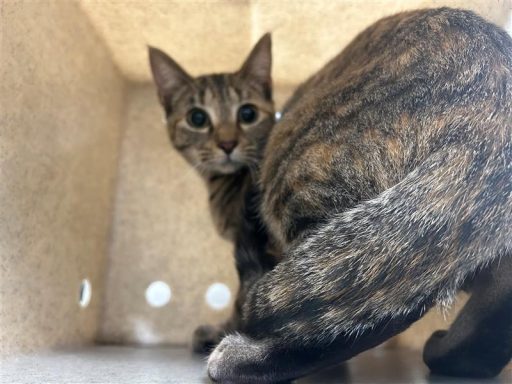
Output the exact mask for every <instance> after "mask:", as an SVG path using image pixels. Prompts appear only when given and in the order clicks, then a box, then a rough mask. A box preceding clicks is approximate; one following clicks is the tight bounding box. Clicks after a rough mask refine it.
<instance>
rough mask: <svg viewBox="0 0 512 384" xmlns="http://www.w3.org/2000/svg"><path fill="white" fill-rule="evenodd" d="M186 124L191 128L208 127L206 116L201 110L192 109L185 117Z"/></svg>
mask: <svg viewBox="0 0 512 384" xmlns="http://www.w3.org/2000/svg"><path fill="white" fill-rule="evenodd" d="M187 122H188V124H189V125H190V126H191V127H194V128H204V127H206V126H207V125H208V122H209V118H208V114H207V113H206V112H205V111H203V110H202V109H201V108H192V109H191V110H190V111H189V113H188V115H187Z"/></svg>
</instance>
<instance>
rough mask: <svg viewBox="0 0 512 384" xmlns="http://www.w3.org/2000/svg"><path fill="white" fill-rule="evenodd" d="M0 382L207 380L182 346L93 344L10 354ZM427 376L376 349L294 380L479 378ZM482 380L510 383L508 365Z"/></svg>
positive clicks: (415, 364) (416, 358)
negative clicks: (154, 346) (73, 347)
mask: <svg viewBox="0 0 512 384" xmlns="http://www.w3.org/2000/svg"><path fill="white" fill-rule="evenodd" d="M0 378H1V383H6V384H7V383H9V384H11V383H12V384H13V383H37V384H39V383H119V384H131V383H140V384H142V383H144V384H146V383H166V384H175V383H179V384H183V383H187V384H188V383H190V384H195V383H197V384H206V383H209V381H208V379H207V377H206V373H205V358H203V357H199V356H193V355H192V354H191V353H190V352H189V351H188V350H187V349H178V348H133V347H115V346H96V347H90V348H84V349H80V350H68V351H58V352H47V353H44V354H36V355H26V356H19V357H15V358H9V359H6V360H4V361H2V362H1V366H0ZM481 382H482V381H465V382H464V381H461V380H453V379H446V378H439V377H430V376H429V374H428V371H427V369H426V367H425V366H424V365H423V363H422V362H421V356H420V354H419V353H417V352H410V351H405V350H402V351H396V350H386V349H378V350H373V351H369V352H366V353H364V354H361V355H360V356H358V357H356V358H354V359H352V360H351V361H350V362H348V363H347V365H346V366H344V365H341V366H339V367H336V368H333V369H331V370H329V371H325V372H321V373H318V374H316V375H314V376H310V377H307V378H304V379H301V380H298V381H297V384H306V383H310V384H312V383H315V384H322V383H325V384H328V383H393V384H399V383H450V384H455V383H457V384H458V383H481ZM486 383H500V384H505V383H507V384H509V383H512V367H509V368H508V369H507V370H505V372H503V373H502V374H501V376H500V377H499V378H497V379H495V380H491V381H486Z"/></svg>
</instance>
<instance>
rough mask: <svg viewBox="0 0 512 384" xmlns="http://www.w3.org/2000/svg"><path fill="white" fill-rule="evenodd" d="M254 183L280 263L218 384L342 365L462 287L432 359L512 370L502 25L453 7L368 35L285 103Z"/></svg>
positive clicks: (220, 354) (509, 57) (229, 340)
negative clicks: (460, 301) (467, 296)
mask: <svg viewBox="0 0 512 384" xmlns="http://www.w3.org/2000/svg"><path fill="white" fill-rule="evenodd" d="M261 187H262V190H263V191H262V203H261V213H262V215H263V219H264V222H265V224H266V225H267V227H268V230H269V232H270V233H271V234H272V235H273V236H275V238H276V239H277V240H278V242H279V244H280V247H281V248H282V249H284V251H285V254H284V260H283V261H282V262H281V263H279V264H278V265H277V266H276V267H275V268H274V269H273V270H272V271H270V272H268V273H264V274H262V276H261V278H260V279H258V280H255V282H254V284H253V285H252V286H251V287H250V289H249V291H248V295H247V300H246V302H245V305H244V307H243V321H242V323H241V324H240V327H241V331H242V332H243V333H242V334H240V335H230V336H228V337H226V338H225V339H223V341H222V342H221V344H220V345H219V346H218V347H217V348H216V349H215V351H214V352H213V353H212V354H211V356H210V359H209V363H208V372H209V375H210V377H211V378H212V379H214V380H215V381H217V382H222V383H235V382H236V383H256V382H257V383H268V382H277V381H284V380H289V379H293V378H295V377H298V376H302V375H304V374H307V373H309V372H311V371H313V370H316V369H319V368H321V367H324V366H327V365H330V364H334V363H337V362H340V361H342V360H344V359H348V358H350V357H351V356H354V355H355V354H357V353H359V352H361V351H363V350H365V349H368V348H370V347H372V346H375V345H377V344H379V343H381V342H383V341H384V340H386V339H387V338H389V337H391V336H393V335H395V334H397V333H399V332H401V331H403V330H404V329H406V328H407V327H408V326H409V325H410V324H411V323H412V322H414V321H416V320H417V319H418V318H420V317H421V316H422V315H423V314H424V313H425V312H426V311H427V310H428V309H429V308H430V307H432V306H433V305H435V304H442V305H449V303H450V302H451V301H452V299H453V298H454V295H455V293H456V292H457V290H458V289H460V287H461V286H462V285H463V283H464V282H467V281H468V280H472V281H474V282H475V283H474V288H473V294H472V298H471V300H470V302H469V303H468V304H467V306H466V307H465V308H464V310H463V311H462V313H461V315H460V316H459V318H458V319H457V321H456V322H455V323H454V324H453V326H452V328H451V329H450V331H448V332H447V333H442V334H439V333H437V334H434V335H433V338H432V339H431V340H430V341H429V343H427V347H426V349H425V355H424V356H425V361H426V363H427V364H428V365H429V367H430V368H431V369H432V370H433V371H434V372H437V373H443V374H451V375H467V376H493V375H496V374H498V373H499V371H500V370H501V369H502V368H503V366H504V365H505V364H506V363H507V362H508V361H509V360H510V357H511V356H512V279H511V278H510V274H509V273H510V272H511V271H512V40H511V38H510V37H509V36H508V35H507V34H506V33H505V32H504V31H503V30H501V29H500V28H498V27H496V26H494V25H492V24H489V23H487V22H486V21H484V20H483V19H481V18H480V17H478V16H476V15H475V14H473V13H472V12H469V11H462V10H453V9H447V8H442V9H435V10H421V11H414V12H407V13H402V14H398V15H395V16H391V17H388V18H385V19H382V20H380V21H378V22H377V23H375V24H373V25H372V26H370V27H369V28H368V29H366V30H365V31H364V32H362V33H361V34H360V35H359V36H358V37H356V39H355V40H354V41H353V42H352V43H351V44H350V45H349V46H348V47H347V48H346V49H345V50H344V51H343V52H341V53H340V54H339V55H338V56H337V57H335V58H334V59H333V60H332V61H331V62H329V63H328V64H327V65H326V66H325V67H324V68H323V69H321V70H320V71H319V72H318V73H317V74H315V75H314V76H312V77H311V78H310V79H309V80H308V81H306V82H305V83H304V84H303V85H302V86H301V87H299V89H298V90H297V92H296V93H295V95H294V96H293V97H292V98H291V100H290V101H289V103H288V105H287V106H286V108H285V113H284V115H283V118H282V120H281V121H280V122H279V123H278V124H277V125H276V127H275V129H274V130H273V132H272V133H271V135H270V139H269V142H268V144H267V148H266V152H265V156H264V159H263V163H262V172H261ZM484 330H487V331H484ZM481 331H482V332H483V333H481ZM462 336H464V337H462Z"/></svg>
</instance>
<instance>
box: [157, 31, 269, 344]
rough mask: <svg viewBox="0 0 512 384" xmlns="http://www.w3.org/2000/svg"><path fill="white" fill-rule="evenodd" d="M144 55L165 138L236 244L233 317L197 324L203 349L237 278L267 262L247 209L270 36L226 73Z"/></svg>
mask: <svg viewBox="0 0 512 384" xmlns="http://www.w3.org/2000/svg"><path fill="white" fill-rule="evenodd" d="M149 58H150V64H151V69H152V72H153V77H154V80H155V83H156V85H157V89H158V95H159V98H160V102H161V104H162V106H163V108H164V110H165V113H166V121H167V127H168V130H169V136H170V139H171V143H172V144H173V146H174V147H175V148H176V149H177V150H178V151H179V152H180V153H181V154H182V155H183V156H184V157H185V158H186V159H187V160H188V162H189V163H190V164H191V165H192V166H193V167H195V168H197V170H198V171H199V172H200V174H201V175H202V176H203V179H204V180H205V182H206V185H207V188H208V192H209V201H210V211H211V214H212V218H213V221H214V223H215V226H216V228H217V230H218V232H219V233H220V234H221V235H222V236H223V237H225V238H227V239H229V240H232V241H233V242H235V245H236V247H237V249H238V251H237V257H236V259H237V265H236V266H237V269H238V273H239V276H240V278H241V288H240V293H239V295H238V298H237V301H236V303H235V311H234V313H233V316H232V317H231V319H230V320H229V321H228V322H227V323H225V324H223V325H221V326H211V325H206V326H201V327H199V328H198V329H197V330H196V332H195V334H194V338H193V349H194V350H195V351H197V352H208V351H209V350H210V349H211V348H212V347H213V346H214V345H215V344H217V343H218V342H219V341H220V339H221V337H222V336H223V335H224V334H225V332H226V331H232V330H234V329H236V328H237V324H238V315H239V311H240V308H241V305H242V297H243V294H242V292H244V281H245V280H246V279H250V278H251V276H252V274H253V273H261V272H262V271H261V270H260V268H262V267H263V268H264V269H265V270H268V269H269V268H270V267H272V266H273V265H274V264H275V261H274V260H273V257H274V256H273V255H272V254H271V250H270V248H269V247H267V245H266V244H267V239H266V234H265V233H264V231H262V230H261V228H262V224H261V223H259V219H258V214H257V212H255V209H256V204H257V202H256V200H255V199H256V198H257V197H256V196H255V193H254V190H253V189H254V179H255V178H256V177H257V176H256V175H257V172H258V167H259V163H260V159H261V156H262V152H263V149H264V146H265V143H266V140H267V138H268V134H269V132H270V129H271V128H272V126H273V124H274V105H273V101H272V80H271V74H270V71H271V40H270V35H268V34H267V35H265V36H263V37H262V38H261V39H260V41H259V42H258V43H257V44H256V45H255V47H254V49H253V50H252V52H251V53H250V55H249V56H248V58H247V60H246V61H245V63H244V64H243V65H242V67H241V69H240V70H238V71H236V72H234V73H223V74H211V75H204V76H199V77H197V78H193V77H192V76H190V75H188V74H187V73H186V72H185V70H183V69H182V68H181V67H180V66H179V65H178V64H177V63H176V62H175V61H174V60H172V59H171V58H170V57H169V56H167V55H166V54H165V53H164V52H162V51H160V50H159V49H156V48H152V47H150V49H149ZM244 104H251V105H254V106H255V107H256V108H257V112H258V119H257V120H256V121H255V122H254V123H251V124H243V123H241V122H240V121H239V120H238V118H237V111H238V109H239V108H240V106H242V105H244ZM193 108H201V109H202V110H204V111H206V112H207V113H208V117H209V124H208V125H207V126H206V127H204V128H199V129H198V128H195V127H193V126H191V124H190V123H189V121H188V120H187V115H188V114H189V112H190V111H191V110H192V109H193ZM233 141H236V142H237V145H236V147H235V148H234V150H233V152H232V153H230V154H226V153H225V152H224V151H223V150H222V149H221V148H220V145H221V143H222V142H233ZM241 228H243V229H244V239H248V241H249V242H250V241H255V240H257V241H258V242H259V243H260V244H261V250H259V252H258V253H257V254H256V255H255V258H254V259H251V258H250V254H247V256H248V257H244V253H243V247H239V246H238V243H239V242H242V241H243V242H244V243H245V242H246V240H242V239H241V238H240V236H239V234H240V233H241V230H240V229H241ZM249 237H251V238H252V239H253V240H251V239H249ZM256 246H257V247H260V245H256ZM274 253H275V252H274Z"/></svg>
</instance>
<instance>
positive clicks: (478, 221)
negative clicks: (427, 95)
mask: <svg viewBox="0 0 512 384" xmlns="http://www.w3.org/2000/svg"><path fill="white" fill-rule="evenodd" d="M505 136H506V135H504V137H502V142H500V143H498V144H497V143H496V142H497V141H499V140H495V142H493V143H489V144H487V145H484V144H482V145H481V146H480V147H479V148H478V149H477V150H475V149H473V148H471V149H469V148H465V147H464V146H463V145H462V144H460V147H459V148H456V149H455V148H453V146H452V147H451V148H447V149H445V150H439V151H438V152H436V153H434V154H433V155H431V156H430V157H429V158H428V159H427V160H426V161H424V162H423V163H422V164H421V165H420V166H418V167H417V168H416V169H415V170H413V171H412V172H411V173H410V174H408V175H407V176H406V177H405V178H404V179H403V181H402V182H400V183H398V184H397V185H395V186H393V187H392V188H390V189H388V190H386V191H384V192H383V193H381V194H380V195H379V196H377V197H376V198H375V199H372V200H369V201H366V202H363V203H361V204H359V205H358V206H356V207H355V208H353V209H350V210H348V211H345V212H343V213H340V214H336V215H334V216H333V217H332V218H331V219H330V220H328V222H327V223H325V224H324V225H322V226H321V227H320V228H318V230H317V231H316V232H314V233H313V234H312V235H311V236H310V237H309V238H307V239H306V240H305V241H304V242H302V243H301V244H298V245H297V246H296V247H295V248H292V249H291V250H290V251H289V255H288V257H287V260H286V261H284V262H282V263H281V264H279V265H277V266H276V268H275V269H274V270H272V271H271V272H269V273H267V274H266V275H265V276H264V277H262V279H261V280H260V281H259V282H258V283H257V284H256V285H255V286H254V287H253V289H252V292H251V294H250V295H249V297H248V301H247V303H246V306H245V311H244V313H245V319H246V327H245V330H246V331H247V332H248V333H249V334H250V335H253V336H255V337H262V336H265V335H269V334H274V335H276V336H280V337H281V336H282V337H284V338H286V339H287V340H293V339H297V340H299V339H300V340H302V341H303V340H311V341H312V342H315V341H319V340H321V341H325V340H335V339H336V338H337V337H338V336H339V335H344V336H347V335H348V336H350V335H353V336H357V335H359V334H361V333H364V332H366V331H369V330H372V329H378V328H379V327H381V326H382V325H383V324H384V323H390V324H392V323H393V322H394V319H404V318H407V317H408V316H412V317H411V321H413V320H416V319H417V318H418V317H419V316H421V315H422V314H423V313H424V312H425V311H426V310H427V309H428V308H429V307H430V306H432V305H434V304H436V303H441V304H445V305H448V304H449V303H450V301H451V300H452V298H453V297H454V294H455V293H456V291H457V290H458V289H459V287H460V286H461V284H462V283H463V282H464V280H465V279H466V278H468V277H470V276H472V275H473V274H474V273H476V272H477V271H479V270H480V269H482V268H483V267H485V266H487V265H488V264H489V263H491V262H492V261H493V260H495V259H496V258H498V257H500V256H501V255H505V254H506V253H507V252H508V251H510V250H511V249H512V142H511V140H510V137H505ZM493 140H494V138H493ZM508 254H510V253H508ZM506 257H509V256H506ZM406 325H409V324H406ZM399 328H400V327H399ZM402 328H403V327H402ZM400 330H401V329H398V328H397V330H396V332H398V331H400ZM396 332H395V333H396Z"/></svg>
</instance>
